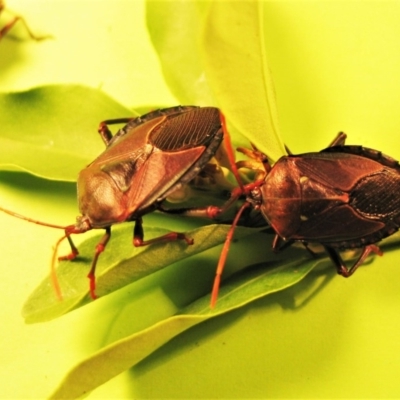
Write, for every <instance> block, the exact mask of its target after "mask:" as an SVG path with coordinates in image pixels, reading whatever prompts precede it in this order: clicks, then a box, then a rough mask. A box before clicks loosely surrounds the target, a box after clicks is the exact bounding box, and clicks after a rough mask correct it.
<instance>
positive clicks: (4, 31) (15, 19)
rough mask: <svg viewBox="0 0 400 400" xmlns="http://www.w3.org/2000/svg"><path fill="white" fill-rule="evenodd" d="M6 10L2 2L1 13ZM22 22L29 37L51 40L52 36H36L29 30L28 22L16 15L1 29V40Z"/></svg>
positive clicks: (37, 39) (0, 3) (0, 5)
mask: <svg viewBox="0 0 400 400" xmlns="http://www.w3.org/2000/svg"><path fill="white" fill-rule="evenodd" d="M3 10H4V4H2V2H0V13H1V12H2V11H3ZM18 21H20V23H21V24H23V25H24V28H25V30H26V32H27V33H28V35H29V37H30V38H31V39H32V40H36V41H39V40H45V39H50V38H51V36H50V35H45V36H37V35H35V34H34V33H33V32H32V31H31V29H30V28H29V25H28V24H27V23H26V21H25V20H24V18H22V17H21V16H19V15H14V17H13V19H12V20H11V21H10V22H8V23H7V24H6V25H5V26H4V27H3V28H1V29H0V40H1V39H2V38H3V37H4V36H5V35H7V33H8V32H9V31H10V29H12V27H13V26H14V25H15V24H16V23H17V22H18Z"/></svg>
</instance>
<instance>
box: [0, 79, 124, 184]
mask: <svg viewBox="0 0 400 400" xmlns="http://www.w3.org/2000/svg"><path fill="white" fill-rule="evenodd" d="M0 109H1V111H2V112H1V113H0V126H1V133H0V135H1V136H0V148H1V159H0V169H2V170H9V171H10V170H19V171H21V170H22V171H26V172H29V173H31V174H33V175H36V176H39V177H42V178H46V179H52V180H61V181H76V179H77V176H78V174H79V171H80V170H82V168H83V167H85V166H86V165H87V164H89V163H90V162H91V161H92V160H93V159H94V158H95V157H97V156H98V155H99V154H100V153H101V152H102V151H103V150H104V148H105V146H104V143H103V142H102V140H101V138H100V137H99V134H98V133H97V128H98V126H99V123H100V122H101V121H103V120H104V119H107V118H115V117H116V116H118V117H124V116H126V117H129V116H132V111H130V110H128V109H127V108H125V107H123V106H121V105H120V104H118V103H117V102H115V101H114V100H112V99H111V98H110V97H109V96H107V95H106V94H104V93H102V92H101V91H99V90H96V89H91V88H89V87H83V86H77V85H54V86H44V87H39V88H36V89H31V90H28V91H25V92H16V93H3V94H0ZM44 160H45V162H44Z"/></svg>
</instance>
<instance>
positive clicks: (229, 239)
mask: <svg viewBox="0 0 400 400" xmlns="http://www.w3.org/2000/svg"><path fill="white" fill-rule="evenodd" d="M249 206H250V203H248V202H247V201H246V202H245V203H243V204H242V206H241V207H240V208H239V211H238V212H237V213H236V216H235V219H234V220H233V222H232V225H231V227H230V229H229V232H228V234H227V235H226V239H225V243H224V247H223V248H222V251H221V256H220V257H219V260H218V265H217V270H216V272H215V278H214V285H213V289H212V293H211V303H210V307H211V308H214V307H215V304H216V303H217V299H218V291H219V286H220V282H221V275H222V271H223V270H224V267H225V263H226V258H227V256H228V252H229V247H230V245H231V243H232V239H233V234H234V232H235V229H236V226H237V224H238V221H239V218H240V216H241V215H242V212H243V211H244V209H245V208H247V207H249Z"/></svg>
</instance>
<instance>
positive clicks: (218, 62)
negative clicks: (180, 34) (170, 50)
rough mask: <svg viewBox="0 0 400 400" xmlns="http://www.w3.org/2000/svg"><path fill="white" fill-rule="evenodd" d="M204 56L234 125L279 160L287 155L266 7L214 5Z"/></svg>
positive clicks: (213, 84)
mask: <svg viewBox="0 0 400 400" xmlns="http://www.w3.org/2000/svg"><path fill="white" fill-rule="evenodd" d="M203 56H204V60H205V67H206V69H205V70H206V76H207V80H208V82H209V84H210V87H211V88H212V91H213V93H214V95H215V97H216V98H217V99H218V106H219V107H221V109H222V110H223V111H224V113H225V115H226V117H227V120H228V122H229V123H230V124H232V125H233V126H234V127H235V128H236V129H237V130H238V131H239V132H240V133H242V134H243V135H244V136H246V137H247V138H248V139H249V140H250V141H251V142H253V143H254V144H255V145H256V146H257V147H258V148H259V149H260V150H262V151H263V152H265V153H266V154H267V155H268V156H269V157H271V158H272V159H273V160H277V159H278V158H279V157H280V156H282V155H284V154H285V153H286V151H285V148H284V145H283V142H282V139H281V137H280V132H279V123H278V112H277V107H276V100H275V92H274V85H273V79H272V76H271V71H270V69H269V65H268V55H267V54H266V50H265V43H264V27H263V2H262V1H242V2H235V3H231V2H226V1H215V2H213V3H212V4H211V6H210V8H209V10H208V14H207V19H206V21H205V26H204V36H203Z"/></svg>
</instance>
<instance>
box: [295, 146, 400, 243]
mask: <svg viewBox="0 0 400 400" xmlns="http://www.w3.org/2000/svg"><path fill="white" fill-rule="evenodd" d="M295 162H296V165H297V167H298V168H299V170H301V173H302V174H303V176H306V177H307V178H308V180H303V182H304V183H303V184H302V191H303V197H302V215H303V216H304V217H303V219H304V220H303V221H302V223H301V229H300V230H299V232H298V235H299V237H300V236H301V237H302V238H303V239H305V240H307V239H308V240H313V239H314V240H318V241H320V242H324V241H333V242H339V241H348V240H350V241H351V240H357V239H359V238H361V237H362V238H364V240H366V241H370V242H371V243H373V242H376V241H377V240H379V239H380V237H379V235H378V234H377V233H378V232H379V231H381V232H382V236H387V233H386V230H388V231H389V230H390V229H392V222H391V221H393V219H395V218H398V214H399V211H398V210H399V208H400V199H399V196H398V194H399V193H398V192H399V190H400V174H399V173H398V171H397V170H394V169H390V168H388V167H386V166H383V165H382V164H380V163H379V162H376V161H374V160H372V159H369V158H366V157H362V156H358V155H354V154H347V153H313V154H310V155H303V157H298V158H295ZM393 223H394V224H396V223H395V222H393ZM375 235H378V236H375ZM360 245H361V242H360Z"/></svg>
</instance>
